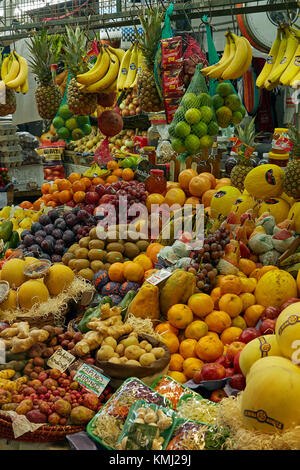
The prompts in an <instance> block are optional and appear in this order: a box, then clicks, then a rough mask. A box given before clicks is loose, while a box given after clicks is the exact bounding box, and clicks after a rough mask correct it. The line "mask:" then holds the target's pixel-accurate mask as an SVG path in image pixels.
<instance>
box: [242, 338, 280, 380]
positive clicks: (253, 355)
mask: <svg viewBox="0 0 300 470" xmlns="http://www.w3.org/2000/svg"><path fill="white" fill-rule="evenodd" d="M268 356H281V351H280V348H279V346H278V344H277V340H276V335H265V336H260V337H259V338H255V339H253V340H252V341H250V342H249V343H247V344H246V346H245V347H244V349H243V350H242V352H241V355H240V358H239V365H240V369H241V371H242V372H243V374H244V376H246V375H247V374H248V372H249V370H250V368H251V366H252V365H253V364H254V363H255V362H256V361H258V359H261V358H262V357H268Z"/></svg>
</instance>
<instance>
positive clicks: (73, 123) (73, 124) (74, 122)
mask: <svg viewBox="0 0 300 470" xmlns="http://www.w3.org/2000/svg"><path fill="white" fill-rule="evenodd" d="M66 127H67V128H68V129H70V131H73V130H74V129H76V128H77V127H78V124H77V120H76V119H75V118H74V117H71V118H70V119H67V120H66Z"/></svg>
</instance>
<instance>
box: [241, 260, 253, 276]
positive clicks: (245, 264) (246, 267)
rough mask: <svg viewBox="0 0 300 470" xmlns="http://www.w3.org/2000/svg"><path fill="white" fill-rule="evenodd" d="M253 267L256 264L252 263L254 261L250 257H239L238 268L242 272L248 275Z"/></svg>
mask: <svg viewBox="0 0 300 470" xmlns="http://www.w3.org/2000/svg"><path fill="white" fill-rule="evenodd" d="M255 268H256V264H255V263H254V261H251V259H247V258H240V260H239V269H240V270H241V271H242V272H243V273H244V274H246V275H247V276H249V275H250V274H251V273H252V271H253V270H254V269H255Z"/></svg>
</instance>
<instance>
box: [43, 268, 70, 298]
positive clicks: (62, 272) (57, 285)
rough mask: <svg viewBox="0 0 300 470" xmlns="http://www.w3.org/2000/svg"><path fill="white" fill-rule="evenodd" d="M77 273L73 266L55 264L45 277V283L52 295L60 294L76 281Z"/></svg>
mask: <svg viewBox="0 0 300 470" xmlns="http://www.w3.org/2000/svg"><path fill="white" fill-rule="evenodd" d="M74 278H75V274H74V272H73V271H72V269H71V268H68V266H65V265H63V264H59V263H57V264H54V265H53V266H51V268H50V269H49V271H48V274H47V276H46V277H45V284H46V286H47V288H48V290H49V292H50V295H58V294H60V293H61V292H63V291H64V290H66V289H67V288H68V287H69V285H70V284H71V283H72V282H73V281H74Z"/></svg>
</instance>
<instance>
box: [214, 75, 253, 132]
mask: <svg viewBox="0 0 300 470" xmlns="http://www.w3.org/2000/svg"><path fill="white" fill-rule="evenodd" d="M216 92H217V94H216V95H214V96H213V105H214V108H215V111H216V118H217V122H218V124H219V126H220V127H221V128H223V129H226V128H227V127H228V126H230V125H231V124H234V125H237V124H240V122H241V121H242V120H243V118H244V117H245V114H246V110H245V107H244V106H243V105H242V102H241V99H240V97H239V96H238V95H237V94H236V93H234V90H233V87H232V85H231V84H230V83H220V84H219V85H218V86H217V89H216Z"/></svg>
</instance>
